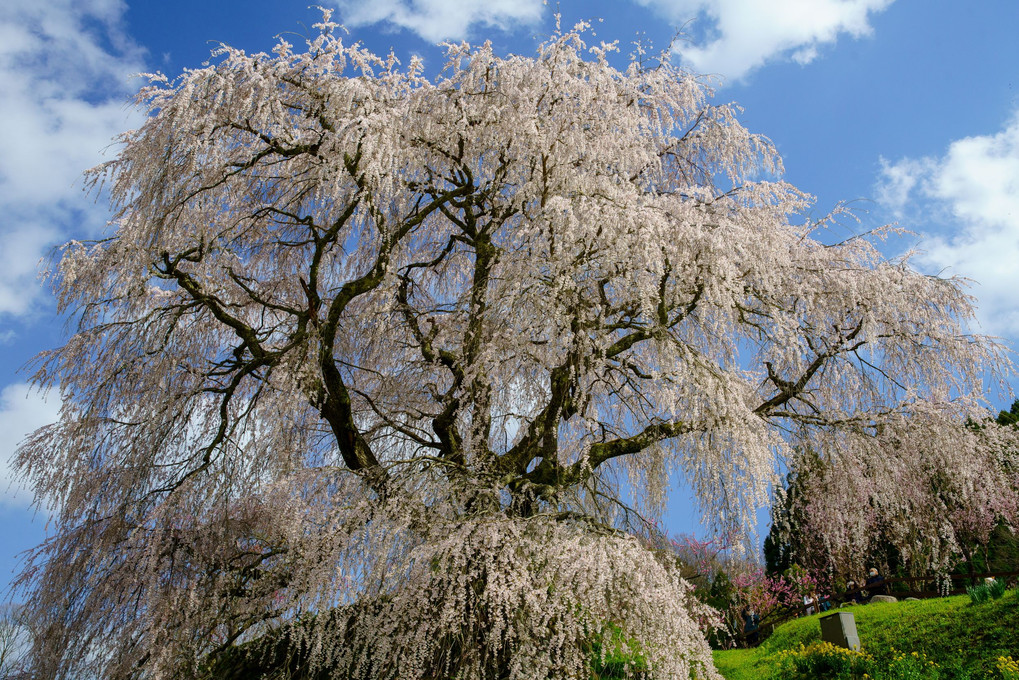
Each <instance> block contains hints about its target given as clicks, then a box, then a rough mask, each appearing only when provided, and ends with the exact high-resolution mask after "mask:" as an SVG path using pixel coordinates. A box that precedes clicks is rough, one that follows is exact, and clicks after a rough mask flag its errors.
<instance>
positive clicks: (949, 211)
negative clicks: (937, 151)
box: [877, 111, 1019, 335]
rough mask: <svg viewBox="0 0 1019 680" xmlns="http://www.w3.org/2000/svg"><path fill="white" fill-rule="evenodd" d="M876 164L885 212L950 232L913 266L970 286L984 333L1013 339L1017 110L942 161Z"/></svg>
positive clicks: (1018, 286) (1018, 242)
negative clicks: (956, 277) (970, 282)
mask: <svg viewBox="0 0 1019 680" xmlns="http://www.w3.org/2000/svg"><path fill="white" fill-rule="evenodd" d="M881 164H882V169H881V177H880V180H879V183H878V186H877V194H878V200H879V202H881V203H882V205H883V206H884V207H885V208H887V209H888V210H889V211H891V212H892V213H893V214H896V215H897V216H900V217H902V218H903V219H905V220H915V221H917V222H918V224H919V220H921V219H926V220H933V221H935V222H940V223H942V224H944V225H946V226H947V227H948V228H947V229H941V230H940V231H939V232H938V233H933V234H931V235H929V236H928V237H927V239H926V240H925V241H924V243H923V247H924V249H925V252H924V254H923V255H922V256H921V257H920V258H918V260H917V261H918V263H919V264H920V265H921V266H924V267H927V268H929V269H931V270H933V271H945V272H946V273H949V274H956V275H960V276H965V277H968V278H971V279H973V280H975V281H976V283H977V286H976V287H975V288H974V291H973V292H974V294H975V295H976V296H977V298H978V299H979V300H980V319H981V323H982V325H983V327H984V329H985V330H987V331H989V332H992V333H999V334H1005V335H1017V334H1019V111H1016V112H1015V114H1014V115H1013V117H1012V119H1011V120H1010V121H1008V123H1007V124H1006V125H1005V126H1004V127H1003V129H1002V130H1000V131H999V132H997V133H995V134H990V135H979V136H974V137H966V138H963V139H959V140H956V141H954V142H952V143H951V144H950V145H949V147H948V150H947V151H946V152H945V154H944V155H943V156H941V157H926V158H919V159H913V158H903V159H900V160H898V161H895V162H889V161H887V160H885V159H881ZM921 226H922V224H921Z"/></svg>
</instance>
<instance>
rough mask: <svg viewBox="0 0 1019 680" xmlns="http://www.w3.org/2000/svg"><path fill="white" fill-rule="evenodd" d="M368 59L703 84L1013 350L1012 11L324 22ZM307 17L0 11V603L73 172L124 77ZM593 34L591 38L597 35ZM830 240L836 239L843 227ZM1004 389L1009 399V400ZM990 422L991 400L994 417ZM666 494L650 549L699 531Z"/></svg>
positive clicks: (709, 4) (1012, 5)
mask: <svg viewBox="0 0 1019 680" xmlns="http://www.w3.org/2000/svg"><path fill="white" fill-rule="evenodd" d="M321 1H322V2H323V4H325V5H327V6H330V7H333V8H335V9H336V10H337V13H336V15H335V18H337V19H338V20H339V21H340V22H341V23H343V24H345V25H346V26H348V27H349V29H350V30H351V33H352V35H353V37H354V38H356V39H359V40H362V41H363V42H365V43H366V44H367V45H368V46H370V47H372V48H373V49H375V50H376V51H388V50H389V49H390V48H392V49H393V50H394V51H395V53H396V54H397V56H398V57H399V58H401V60H403V61H404V62H405V63H406V61H407V60H408V58H409V57H410V56H411V55H418V56H420V57H422V58H423V59H424V60H425V63H426V66H427V67H428V69H429V70H431V71H432V72H434V71H435V70H437V69H438V68H440V67H441V65H442V52H441V50H440V49H438V48H437V47H436V46H435V45H436V43H437V42H439V41H441V40H445V39H450V40H461V39H467V40H470V41H479V42H480V41H483V40H486V39H489V40H491V41H492V42H493V44H494V45H495V47H496V49H497V50H498V51H500V52H503V53H509V52H515V53H520V54H530V53H533V49H534V46H535V45H536V43H537V42H538V41H540V40H541V38H542V37H543V36H547V35H548V34H549V33H550V32H551V31H552V30H553V16H552V15H553V12H554V8H555V7H556V6H558V8H559V11H561V13H562V15H563V20H564V23H567V24H572V23H574V22H575V21H577V20H580V19H589V20H595V24H594V30H595V32H596V33H597V37H598V38H600V39H604V40H617V39H618V40H619V41H620V44H621V47H622V49H623V50H624V52H625V51H626V50H627V49H628V47H629V44H630V43H631V42H632V41H633V40H635V39H637V38H641V39H644V40H648V41H650V42H652V43H653V44H654V45H655V46H657V47H659V48H662V47H665V46H667V45H668V44H669V43H670V41H671V40H672V38H673V37H674V36H675V35H676V34H677V31H680V29H682V34H681V36H680V38H679V39H678V40H676V41H675V42H674V43H673V45H674V48H673V50H674V58H675V59H677V60H679V61H680V62H681V63H683V64H684V65H686V66H688V67H689V68H690V69H692V70H694V71H697V72H701V73H712V74H717V75H719V76H720V77H721V80H720V84H719V87H718V91H717V95H716V100H718V101H736V102H738V103H739V104H741V105H742V106H743V107H744V108H745V112H744V114H743V117H742V120H743V121H744V123H745V124H746V125H747V126H748V127H750V128H751V129H752V130H753V131H755V132H762V133H764V134H766V135H768V136H769V137H771V139H772V140H773V141H774V142H775V143H776V145H777V146H778V149H779V150H780V152H781V153H782V155H783V157H784V159H785V164H786V178H787V179H788V180H789V181H791V182H792V183H794V184H796V185H797V186H799V187H800V188H801V189H804V190H806V191H809V192H811V193H812V194H814V195H815V196H817V206H816V212H817V214H818V215H820V214H823V213H825V212H827V211H828V210H830V209H831V208H832V207H833V206H834V205H835V204H836V203H837V202H838V201H843V200H845V201H851V202H852V205H853V206H854V207H855V208H856V209H857V210H858V211H859V213H858V215H859V218H860V224H859V225H852V228H854V229H866V228H869V227H873V226H877V225H880V224H884V223H887V222H893V221H896V222H898V223H900V224H901V225H902V226H904V227H907V228H909V229H911V230H913V231H915V232H917V235H916V236H915V237H910V238H908V239H905V240H903V241H899V242H896V243H893V244H890V245H889V248H890V249H892V250H891V251H890V254H893V253H894V251H895V250H896V249H899V250H901V249H903V248H906V247H909V246H913V245H917V244H919V246H920V248H921V249H923V251H924V252H923V253H922V254H921V255H920V256H918V257H917V259H916V260H915V261H914V262H915V265H916V266H917V267H919V268H921V269H924V270H925V271H930V272H945V273H948V274H957V275H961V276H966V277H969V278H971V279H973V280H974V281H975V284H974V287H973V288H972V292H973V294H974V295H975V296H976V298H977V299H978V301H979V305H980V315H979V317H980V318H979V322H980V326H979V328H978V330H980V331H981V332H986V333H990V334H994V335H998V336H1001V337H1002V338H1004V339H1005V341H1006V343H1007V344H1008V345H1009V346H1011V347H1013V348H1017V347H1019V344H1017V342H1016V340H1017V339H1019V304H1017V303H1016V300H1017V291H1019V41H1017V40H1016V39H1015V30H1016V28H1017V27H1019V2H1016V0H977V1H976V2H972V3H959V2H955V1H952V0H767V1H765V0H592V1H590V2H579V1H577V0H561V1H560V2H559V3H558V5H556V4H555V3H553V4H551V5H546V4H543V3H542V2H541V0H372V1H371V2H362V1H360V0H321ZM307 4H308V3H307V0H302V1H300V2H298V1H295V0H247V1H245V2H236V1H234V0H215V1H213V2H209V1H208V0H206V1H204V2H198V1H196V0H178V1H177V2H173V3H170V2H154V1H151V0H149V1H147V2H130V1H129V2H123V1H121V0H51V1H50V2H47V3H39V1H38V0H4V2H3V3H0V526H2V530H0V589H2V588H3V587H4V586H5V585H6V583H7V582H8V581H9V579H10V572H11V569H13V568H15V566H16V564H17V559H16V557H15V555H16V554H17V553H18V552H20V551H21V550H23V549H25V548H28V547H30V546H31V545H33V544H35V543H37V542H39V541H40V540H41V539H42V538H43V536H44V524H45V514H44V513H41V512H40V513H33V511H32V510H31V509H30V508H29V501H30V498H29V497H28V495H27V494H26V493H25V492H24V491H19V490H18V489H17V487H16V486H11V485H10V480H11V476H10V472H9V467H8V465H7V459H8V458H9V456H10V455H11V453H12V452H13V450H14V448H15V446H16V444H17V442H18V441H19V440H21V438H22V437H24V436H25V435H26V434H27V433H28V432H30V431H31V430H33V429H34V428H36V427H38V426H40V425H42V424H44V423H46V422H49V421H50V420H52V419H53V418H55V415H56V409H57V404H56V403H55V400H54V399H52V398H51V399H50V400H49V401H46V400H44V399H43V398H42V397H41V396H40V395H38V394H32V393H29V391H28V390H27V386H26V384H25V383H26V380H27V378H28V374H27V373H26V372H25V370H24V368H23V367H24V365H25V364H26V362H28V361H30V360H31V358H32V357H33V356H34V355H36V354H37V353H38V352H40V351H42V350H44V349H47V348H49V347H53V346H56V345H58V344H59V343H60V342H61V337H62V333H63V331H64V325H63V323H64V322H63V320H62V319H59V318H57V316H56V314H55V311H54V302H53V299H52V297H51V296H50V294H49V293H48V291H47V290H46V289H45V288H44V287H43V286H42V285H41V284H40V283H39V281H38V276H37V275H38V271H39V268H40V266H44V264H43V265H40V264H39V263H40V259H41V258H44V257H45V256H46V255H47V254H48V253H49V252H51V250H52V248H53V247H54V246H56V245H59V244H60V243H62V242H65V241H67V240H69V239H72V238H81V237H88V236H95V235H98V234H101V233H102V232H103V229H104V226H105V222H106V220H107V218H108V212H107V210H106V207H105V203H104V199H103V197H101V196H99V197H95V196H86V195H84V194H83V192H82V182H81V180H80V174H81V171H82V170H84V169H85V168H88V167H90V166H92V165H95V164H96V163H97V162H99V161H100V160H101V154H102V153H103V150H104V149H108V148H109V146H110V140H111V139H112V138H113V137H114V136H115V135H116V134H117V133H118V132H120V131H123V130H126V129H129V128H131V127H134V126H135V125H137V123H138V120H139V114H138V113H137V112H135V111H133V110H132V109H131V108H130V107H129V106H128V105H127V104H126V102H127V99H128V98H129V96H130V94H131V91H132V88H133V87H136V86H137V83H138V81H137V80H132V79H131V78H130V75H131V74H133V73H138V72H143V71H156V70H159V71H163V72H164V73H166V74H168V75H171V76H173V75H175V74H177V73H179V72H180V71H181V69H183V68H186V67H189V66H198V65H200V64H201V63H202V62H203V61H204V60H206V59H208V58H209V51H210V50H211V49H212V48H214V47H215V46H216V44H217V43H219V42H225V43H229V44H232V45H234V46H237V47H241V48H244V49H245V50H247V51H268V50H270V49H271V48H272V46H273V44H274V43H275V36H277V35H279V34H285V33H292V34H293V35H288V36H286V37H287V38H288V40H289V41H290V42H292V43H295V44H299V42H300V36H302V35H307V34H308V33H309V32H310V31H311V30H312V29H311V28H310V26H311V24H313V23H314V22H315V21H317V20H318V18H319V16H320V15H319V13H318V11H317V10H315V9H309V8H308V7H307ZM598 19H602V21H600V22H599V21H597V20H598ZM846 228H850V225H847V227H846ZM1013 384H1017V383H1015V382H1013ZM992 399H993V400H994V405H995V406H996V407H1006V405H1007V403H1008V402H1009V398H1008V397H1007V396H1005V395H995V396H994V397H992ZM697 526H698V525H697V511H696V510H694V509H692V508H690V507H689V503H688V502H687V499H686V496H685V494H684V493H683V492H682V490H680V491H679V493H677V494H676V497H675V498H674V501H673V503H672V504H671V506H670V511H669V516H668V520H667V528H669V529H670V530H672V531H676V532H679V531H684V532H691V531H696V530H697Z"/></svg>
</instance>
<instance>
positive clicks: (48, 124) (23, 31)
mask: <svg viewBox="0 0 1019 680" xmlns="http://www.w3.org/2000/svg"><path fill="white" fill-rule="evenodd" d="M124 9H125V6H124V4H123V3H122V2H120V1H119V0H52V1H47V2H37V1H36V0H5V2H3V3H0V92H3V93H4V94H3V96H2V97H0V120H3V121H4V124H3V126H0V206H2V208H3V213H2V215H3V216H2V217H0V237H2V238H3V243H4V247H3V249H2V251H0V316H2V315H3V314H4V313H7V314H25V313H26V312H29V311H31V310H32V309H33V306H34V305H35V303H36V302H37V301H38V298H39V292H40V289H39V286H38V284H37V283H36V281H35V276H36V271H37V263H38V261H39V259H40V258H41V257H42V256H43V255H44V254H45V252H46V250H47V249H48V248H49V247H51V246H52V245H55V244H56V243H59V242H60V241H63V240H65V239H66V238H68V237H69V236H70V231H71V230H72V229H73V230H74V234H75V235H80V234H82V233H89V232H92V233H94V232H96V231H98V230H99V229H100V228H101V227H102V226H103V224H104V222H105V219H106V211H105V210H104V208H103V207H102V206H96V205H93V204H92V203H90V202H89V201H86V200H83V197H82V194H81V189H82V186H81V182H80V177H81V173H82V171H83V170H84V169H86V168H88V167H90V166H92V165H95V164H96V163H97V162H98V161H99V160H100V152H101V151H102V150H103V149H104V148H106V147H108V146H109V144H110V141H111V138H112V137H113V136H114V135H116V134H117V133H118V132H121V131H123V130H124V129H125V128H126V127H128V126H129V125H130V124H131V122H132V121H131V119H132V117H133V116H136V115H137V114H134V113H133V112H132V111H131V110H130V109H129V108H128V107H127V106H126V100H127V97H128V94H129V76H130V75H131V74H132V73H136V72H138V71H141V70H143V66H142V60H141V57H140V54H141V53H140V51H139V49H138V48H137V47H136V46H135V45H133V44H132V43H131V41H130V40H129V39H127V38H126V37H125V36H124V34H123V33H122V32H121V30H120V21H121V17H122V14H123V12H124Z"/></svg>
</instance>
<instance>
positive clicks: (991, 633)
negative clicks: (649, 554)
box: [714, 591, 1019, 680]
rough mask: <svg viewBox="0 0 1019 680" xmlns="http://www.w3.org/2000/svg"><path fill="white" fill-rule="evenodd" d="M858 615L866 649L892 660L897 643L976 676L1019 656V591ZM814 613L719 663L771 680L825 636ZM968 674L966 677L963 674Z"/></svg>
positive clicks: (738, 677) (877, 607)
mask: <svg viewBox="0 0 1019 680" xmlns="http://www.w3.org/2000/svg"><path fill="white" fill-rule="evenodd" d="M841 611H850V612H852V613H853V615H854V617H855V619H856V628H857V631H858V632H859V635H860V642H861V644H862V646H863V649H864V651H866V652H868V653H869V654H871V655H872V656H874V657H875V659H877V660H879V661H881V660H888V661H890V660H891V659H892V658H893V656H894V652H893V648H894V649H895V650H898V651H900V652H901V651H905V652H922V653H926V654H927V657H928V658H929V659H931V660H932V661H935V662H937V663H938V664H941V665H942V666H956V667H958V668H959V669H960V670H961V671H964V672H965V671H968V672H969V673H971V674H972V677H974V678H983V677H997V675H996V674H994V673H992V671H993V670H994V667H995V662H996V661H997V659H998V657H1000V656H1008V655H1011V656H1012V657H1013V658H1017V657H1019V593H1017V591H1011V592H1009V593H1007V594H1006V595H1005V596H1004V597H1002V598H1001V599H1000V600H995V601H991V602H986V603H984V604H980V605H971V604H970V600H969V597H967V596H965V595H962V596H958V597H948V598H943V599H932V600H922V601H919V602H897V603H892V604H868V605H862V606H856V607H851V608H849V609H847V610H841ZM821 616H824V614H814V615H813V616H807V617H804V618H801V619H796V620H795V621H790V622H789V623H786V624H784V625H782V626H780V627H779V628H778V629H777V630H776V631H775V633H774V634H773V635H772V636H771V637H769V638H768V639H767V640H765V641H764V642H763V643H762V644H761V646H760V647H758V648H756V649H739V650H731V651H719V652H715V655H714V658H715V665H716V666H717V668H718V670H719V671H720V672H721V673H722V675H724V676H725V677H726V678H727V680H751V679H754V680H768V678H772V677H773V676H774V674H775V669H776V666H777V662H778V658H777V657H778V653H779V652H781V651H783V650H788V649H795V648H797V647H799V645H800V644H804V645H809V644H810V643H812V642H816V641H819V640H820V639H821V627H820V624H819V623H818V619H819V618H820V617H821ZM960 677H965V676H960Z"/></svg>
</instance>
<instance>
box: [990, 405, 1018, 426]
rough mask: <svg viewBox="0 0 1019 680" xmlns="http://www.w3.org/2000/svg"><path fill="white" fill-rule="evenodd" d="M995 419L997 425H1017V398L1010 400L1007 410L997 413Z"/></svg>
mask: <svg viewBox="0 0 1019 680" xmlns="http://www.w3.org/2000/svg"><path fill="white" fill-rule="evenodd" d="M995 420H996V421H997V423H998V425H1019V399H1016V400H1015V401H1013V402H1012V407H1011V408H1010V409H1009V410H1007V411H1001V412H1000V413H998V417H997V418H996V419H995Z"/></svg>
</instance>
